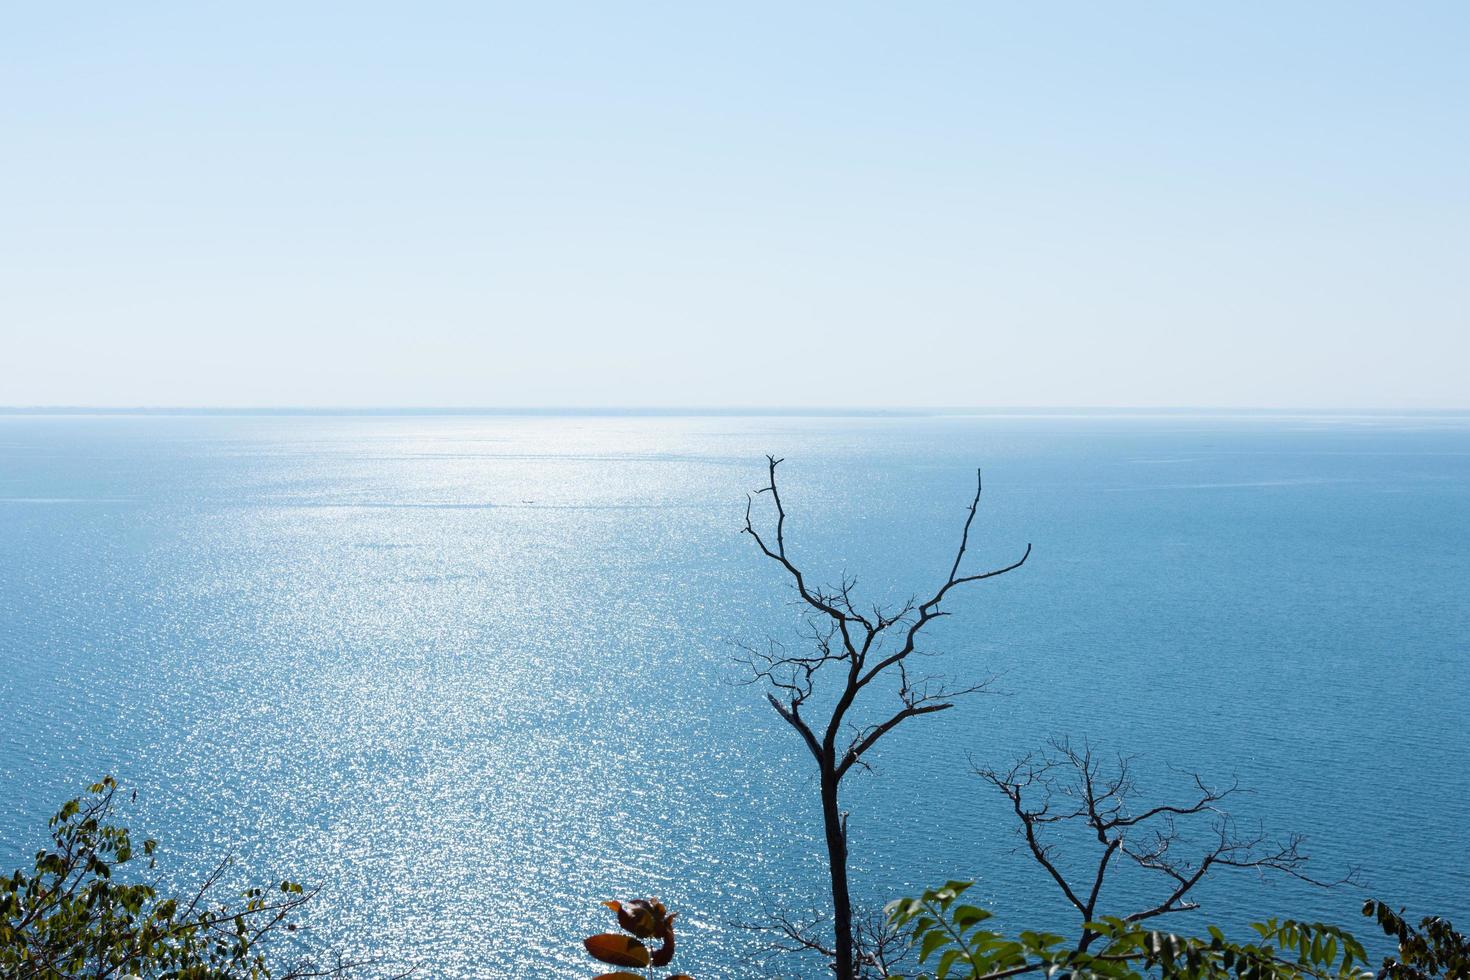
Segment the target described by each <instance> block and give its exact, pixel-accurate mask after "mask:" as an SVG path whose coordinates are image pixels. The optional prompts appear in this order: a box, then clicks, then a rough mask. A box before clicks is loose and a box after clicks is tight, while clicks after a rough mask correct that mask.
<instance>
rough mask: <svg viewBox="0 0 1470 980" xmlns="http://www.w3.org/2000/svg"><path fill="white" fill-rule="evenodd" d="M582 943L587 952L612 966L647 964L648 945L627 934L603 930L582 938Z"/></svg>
mask: <svg viewBox="0 0 1470 980" xmlns="http://www.w3.org/2000/svg"><path fill="white" fill-rule="evenodd" d="M582 945H583V946H586V947H587V952H589V953H591V954H592V955H593V956H595V957H596V958H597V959H599V960H602V962H604V963H611V964H612V965H613V966H647V965H648V960H649V956H648V947H647V946H645V945H643V944H642V943H640V942H639V941H638V940H636V939H629V938H628V937H627V936H619V935H617V934H616V933H611V932H604V933H601V934H600V935H596V936H588V937H587V938H586V939H584V940H582Z"/></svg>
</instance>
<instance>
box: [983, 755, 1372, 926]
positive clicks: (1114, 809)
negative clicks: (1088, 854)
mask: <svg viewBox="0 0 1470 980" xmlns="http://www.w3.org/2000/svg"><path fill="white" fill-rule="evenodd" d="M1130 764H1131V760H1130V759H1129V758H1127V757H1125V756H1118V757H1117V758H1116V759H1115V760H1114V762H1113V763H1112V765H1111V766H1110V767H1109V768H1107V769H1106V770H1105V769H1104V767H1103V764H1102V762H1101V761H1100V760H1099V759H1098V758H1097V756H1096V755H1095V754H1094V752H1093V749H1092V746H1091V745H1089V744H1087V743H1083V746H1082V748H1080V749H1078V748H1075V747H1074V746H1073V745H1072V744H1071V742H1069V741H1067V740H1065V739H1061V740H1055V739H1054V740H1052V741H1051V742H1050V743H1049V748H1048V750H1047V751H1044V752H1042V753H1039V754H1028V755H1025V756H1022V757H1021V758H1020V759H1018V760H1017V761H1016V762H1015V764H1014V765H1012V766H1011V768H1010V769H1008V770H1006V771H1004V772H1001V771H998V770H995V769H985V768H977V769H976V770H975V771H976V773H977V774H978V775H979V776H981V778H983V779H984V780H985V781H986V782H988V783H990V784H991V785H992V786H994V787H995V788H996V789H998V790H999V791H1000V792H1001V793H1002V794H1003V795H1004V796H1005V797H1006V798H1007V799H1008V800H1009V801H1010V803H1011V808H1012V810H1013V811H1014V812H1015V814H1016V818H1017V820H1018V822H1019V827H1018V828H1017V829H1018V832H1019V833H1020V834H1021V836H1022V837H1023V838H1024V839H1025V841H1026V846H1027V848H1028V850H1029V851H1030V852H1031V856H1032V858H1033V859H1035V861H1036V863H1037V864H1039V865H1041V867H1042V868H1043V869H1044V870H1045V871H1046V872H1047V874H1048V875H1049V876H1050V877H1051V879H1052V880H1053V881H1054V882H1055V883H1056V885H1057V887H1058V888H1059V889H1060V890H1061V892H1062V894H1063V895H1064V896H1065V897H1066V899H1067V901H1068V903H1069V904H1071V905H1072V907H1073V908H1075V909H1076V910H1077V912H1078V914H1079V915H1080V916H1081V917H1082V921H1083V922H1084V923H1086V922H1094V921H1096V920H1097V919H1098V916H1099V915H1100V914H1102V913H1101V898H1102V894H1103V890H1104V888H1103V886H1104V882H1105V879H1106V878H1107V876H1108V874H1109V872H1110V871H1111V870H1112V869H1113V868H1115V867H1116V866H1117V861H1116V860H1115V858H1117V857H1118V856H1119V855H1122V856H1123V857H1126V858H1128V859H1129V860H1130V861H1132V862H1133V864H1135V865H1136V866H1137V867H1139V868H1142V869H1144V870H1146V871H1150V872H1154V873H1157V874H1159V875H1161V876H1162V877H1164V878H1165V879H1167V880H1168V881H1169V882H1170V884H1169V887H1168V890H1167V891H1166V892H1164V897H1163V898H1162V900H1160V901H1158V902H1156V903H1154V904H1152V905H1148V906H1145V907H1144V908H1141V909H1137V910H1134V911H1132V912H1128V913H1126V914H1123V915H1121V916H1119V917H1120V918H1122V919H1124V920H1125V921H1128V922H1141V921H1143V920H1145V919H1151V918H1154V917H1156V916H1160V915H1166V914H1168V913H1171V912H1188V911H1192V910H1194V909H1196V908H1198V907H1199V906H1198V905H1197V904H1196V903H1194V902H1193V901H1190V899H1189V898H1188V896H1189V893H1190V892H1191V891H1192V890H1193V889H1194V888H1195V886H1197V885H1198V884H1199V883H1200V882H1201V881H1203V880H1204V878H1205V876H1206V875H1207V874H1208V873H1209V871H1210V870H1211V869H1212V868H1217V867H1218V868H1235V869H1254V870H1256V871H1258V872H1260V873H1263V874H1264V873H1266V872H1278V873H1280V874H1284V875H1287V876H1289V877H1292V878H1296V879H1298V880H1301V881H1305V882H1307V883H1309V884H1312V885H1316V886H1318V887H1322V888H1331V887H1336V886H1338V885H1344V884H1354V883H1356V881H1357V877H1358V875H1357V871H1356V870H1353V871H1351V872H1349V873H1348V875H1346V876H1345V877H1343V878H1341V879H1338V880H1335V881H1328V880H1322V879H1318V878H1314V877H1312V876H1310V875H1308V874H1307V873H1306V871H1305V870H1304V868H1305V866H1306V863H1307V860H1308V859H1307V856H1306V855H1305V854H1303V853H1302V852H1301V849H1300V848H1301V844H1302V841H1303V838H1302V837H1300V836H1299V835H1292V836H1290V837H1287V838H1286V839H1285V840H1277V839H1275V838H1272V837H1271V836H1270V835H1268V834H1266V833H1265V832H1264V831H1258V832H1256V833H1253V834H1242V833H1241V832H1240V831H1239V830H1238V828H1237V825H1236V822H1235V820H1234V818H1232V817H1231V816H1230V814H1228V813H1226V812H1225V811H1224V809H1223V808H1222V807H1221V806H1220V803H1221V801H1223V800H1225V799H1227V798H1228V797H1230V796H1233V795H1235V794H1236V793H1240V792H1244V791H1243V790H1242V789H1241V788H1240V784H1239V781H1238V780H1232V781H1231V782H1230V784H1229V785H1228V786H1224V787H1220V788H1217V787H1213V786H1210V785H1208V784H1206V783H1205V781H1204V779H1203V778H1202V777H1200V776H1199V775H1198V774H1194V773H1191V774H1190V776H1191V779H1192V781H1193V783H1194V787H1195V792H1194V795H1193V796H1192V797H1191V799H1190V800H1189V801H1188V802H1183V803H1165V804H1160V805H1156V806H1151V807H1147V808H1145V809H1142V810H1138V811H1134V810H1132V809H1131V808H1130V805H1131V803H1132V802H1133V800H1134V798H1135V797H1136V796H1137V795H1138V789H1137V785H1136V783H1135V782H1134V779H1133V774H1132V771H1131V765H1130ZM1204 814H1212V815H1213V819H1212V820H1211V822H1210V830H1211V834H1210V836H1211V842H1210V844H1209V845H1208V846H1206V847H1205V848H1203V849H1199V848H1196V849H1195V850H1194V852H1193V854H1192V855H1189V856H1185V857H1176V856H1175V854H1174V852H1175V851H1177V850H1178V849H1179V848H1180V846H1181V845H1182V844H1183V843H1184V840H1185V838H1184V834H1183V832H1182V831H1181V829H1180V827H1179V820H1180V819H1189V818H1191V817H1199V816H1202V815H1204ZM1064 823H1076V824H1077V825H1078V826H1079V830H1084V831H1085V834H1084V836H1085V837H1086V838H1089V839H1091V840H1093V841H1094V842H1095V843H1096V844H1097V845H1098V846H1099V847H1101V849H1102V850H1101V853H1100V854H1099V856H1098V859H1097V864H1096V866H1095V867H1094V869H1093V871H1092V873H1091V876H1090V877H1091V883H1090V885H1089V886H1088V887H1087V889H1086V897H1085V898H1083V897H1082V894H1083V893H1082V889H1080V888H1078V887H1076V886H1075V885H1074V883H1073V882H1072V881H1070V880H1069V879H1068V877H1067V875H1066V874H1065V873H1064V872H1063V871H1062V869H1061V867H1060V866H1059V864H1058V863H1057V861H1056V860H1054V854H1055V853H1056V848H1057V846H1058V845H1057V844H1056V843H1055V842H1054V841H1052V840H1051V839H1050V838H1049V837H1048V834H1050V833H1052V832H1053V828H1054V825H1058V824H1064ZM1095 938H1096V935H1095V934H1094V933H1092V932H1091V931H1089V930H1087V929H1086V928H1084V929H1083V932H1082V938H1081V940H1080V941H1079V943H1078V947H1077V948H1078V949H1079V950H1082V949H1086V948H1087V946H1088V944H1090V943H1091V942H1092V941H1093V940H1094V939H1095Z"/></svg>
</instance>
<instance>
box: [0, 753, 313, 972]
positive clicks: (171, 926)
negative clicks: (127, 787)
mask: <svg viewBox="0 0 1470 980" xmlns="http://www.w3.org/2000/svg"><path fill="white" fill-rule="evenodd" d="M116 795H117V783H116V782H115V781H114V780H113V779H112V778H111V777H107V778H105V779H103V780H102V781H101V782H100V783H97V784H95V785H93V786H92V787H90V788H89V789H88V791H87V795H86V796H83V797H79V798H77V799H73V800H69V801H68V802H67V803H66V804H65V805H63V806H62V808H61V809H60V810H59V811H57V813H56V815H55V816H53V817H52V818H51V821H50V824H49V826H50V830H51V846H50V847H49V848H46V849H43V850H41V851H38V852H37V853H36V858H35V863H34V873H32V874H27V873H25V872H24V871H23V870H20V869H17V870H16V871H15V873H14V874H12V875H11V876H10V877H8V878H5V879H0V976H5V977H15V978H24V980H61V978H70V977H83V976H85V977H89V978H98V980H105V978H130V977H136V978H144V980H246V978H248V980H264V978H268V977H270V976H271V975H272V972H271V968H270V966H268V964H267V961H266V957H265V953H264V941H265V940H266V939H267V937H268V936H270V935H271V934H272V933H274V932H276V931H277V930H291V929H294V928H295V926H294V924H293V923H292V922H291V921H290V919H291V917H292V915H293V913H295V912H296V911H297V910H298V909H299V908H300V907H301V905H302V904H303V903H305V902H306V901H307V900H308V899H309V898H310V897H311V895H310V893H307V892H304V891H303V890H302V888H301V886H300V885H299V884H296V883H295V882H292V881H282V882H281V883H280V884H279V885H276V886H274V887H273V888H270V889H263V888H251V889H249V890H248V891H246V892H245V893H244V894H243V896H242V899H243V902H242V903H240V904H236V905H233V906H231V905H229V904H223V903H218V902H216V901H214V900H213V899H212V898H211V896H210V894H209V892H210V890H211V887H212V886H213V885H214V884H215V883H216V882H217V881H218V880H219V877H220V874H221V873H222V872H223V870H224V865H221V866H220V867H219V868H218V869H216V872H215V874H213V875H211V876H210V877H209V878H208V879H206V881H205V883H204V884H203V885H202V886H201V887H200V888H199V890H198V891H197V892H196V893H194V894H193V895H192V896H191V897H189V898H188V899H187V900H184V899H179V898H173V897H163V896H160V895H159V893H158V891H157V889H156V888H155V886H154V885H153V884H151V883H148V882H146V881H138V880H122V878H123V876H122V875H118V874H117V872H118V871H119V869H122V868H123V867H124V866H126V865H129V864H130V862H133V861H135V860H137V859H138V858H139V857H141V858H142V859H143V861H144V863H145V866H146V869H147V870H148V871H153V870H154V869H155V866H156V862H155V856H154V855H155V852H156V850H157V847H158V844H157V842H156V841H154V840H152V839H151V838H150V839H148V840H144V841H143V842H142V844H141V847H136V846H135V845H134V842H133V838H132V836H131V834H130V833H129V832H128V828H127V827H122V826H117V825H116V824H114V823H112V822H110V818H111V816H112V813H113V804H114V801H115V797H116ZM315 972H317V973H318V975H320V973H321V972H322V971H315ZM293 975H300V974H292V973H289V972H278V978H279V980H285V978H286V977H290V976H293Z"/></svg>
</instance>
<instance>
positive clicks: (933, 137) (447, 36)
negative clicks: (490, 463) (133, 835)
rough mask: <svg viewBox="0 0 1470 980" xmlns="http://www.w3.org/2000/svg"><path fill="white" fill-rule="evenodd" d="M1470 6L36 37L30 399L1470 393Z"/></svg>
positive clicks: (827, 13) (1088, 9) (75, 31)
mask: <svg viewBox="0 0 1470 980" xmlns="http://www.w3.org/2000/svg"><path fill="white" fill-rule="evenodd" d="M1467 51H1470V4H1466V3H1464V2H1459V0H1456V2H1444V3H1412V2H1411V3H1348V2H1330V3H1329V2H1322V3H1277V2H1272V3H1229V4H1226V3H1211V4H1205V3H1193V2H1190V3H1186V2H1179V3H1162V2H1160V3H1148V4H1145V3H1096V2H1088V3H1076V4H1065V3H1014V2H1005V3H999V2H997V3H946V4H941V3H926V4H922V3H885V4H867V3H846V2H844V3H833V4H791V3H780V4H751V3H744V4H723V5H715V4H691V3H667V4H619V3H587V4H560V3H541V2H538V3H516V4H506V5H489V4H482V3H463V4H450V3H427V2H415V3H398V4H373V3H352V4H339V5H334V4H325V3H322V4H298V3H291V4H275V3H260V2H257V3H250V4H245V3H239V4H218V3H177V4H165V3H143V4H102V3H78V4H57V3H51V4H46V3H37V4H24V5H22V4H10V5H7V6H6V7H5V8H4V9H3V12H0V341H3V344H0V404H9V405H34V404H88V405H139V404H147V405H490V406H494V405H531V406H534V405H582V406H586V405H704V406H716V405H718V406H731V405H790V406H823V405H826V406H831V405H849V406H902V405H908V406H930V405H951V406H953V405H975V406H992V405H1000V406H1004V405H1099V406H1130V405H1132V406H1159V405H1171V406H1176V405H1199V406H1273V407H1347V408H1366V407H1376V408H1396V407H1412V408H1450V407H1470V56H1467Z"/></svg>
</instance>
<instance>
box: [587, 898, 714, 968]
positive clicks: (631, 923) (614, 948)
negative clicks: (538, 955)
mask: <svg viewBox="0 0 1470 980" xmlns="http://www.w3.org/2000/svg"><path fill="white" fill-rule="evenodd" d="M602 904H603V905H606V906H607V907H608V908H610V909H612V910H613V914H614V915H616V916H617V919H618V925H619V926H620V927H622V928H623V929H624V930H626V931H627V932H629V933H631V935H628V936H624V935H621V934H619V933H616V932H604V933H600V934H598V935H596V936H588V937H587V938H586V939H584V940H582V945H583V946H585V947H586V949H587V952H589V953H591V954H592V956H593V958H594V959H597V960H600V961H601V962H603V963H606V964H608V965H609V966H628V967H633V968H634V969H647V970H649V973H648V977H653V976H654V974H653V972H652V970H653V968H654V967H665V966H668V965H669V963H670V962H671V961H672V960H673V958H674V919H675V918H677V917H678V914H679V913H677V912H670V911H669V910H668V909H666V908H664V903H663V902H660V901H659V900H658V899H656V898H637V899H634V900H632V901H630V902H603V903H602ZM645 939H657V940H658V941H659V946H658V948H657V949H652V950H650V949H649V948H648V947H647V946H646V945H644V943H643V942H642V940H645ZM593 980H644V977H643V976H641V975H639V974H637V973H629V972H628V971H626V970H618V971H616V972H614V973H599V974H598V975H597V976H596V977H594V978H593ZM667 980H693V978H692V977H690V976H689V975H688V974H687V973H676V974H673V975H671V976H670V977H668V978H667Z"/></svg>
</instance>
